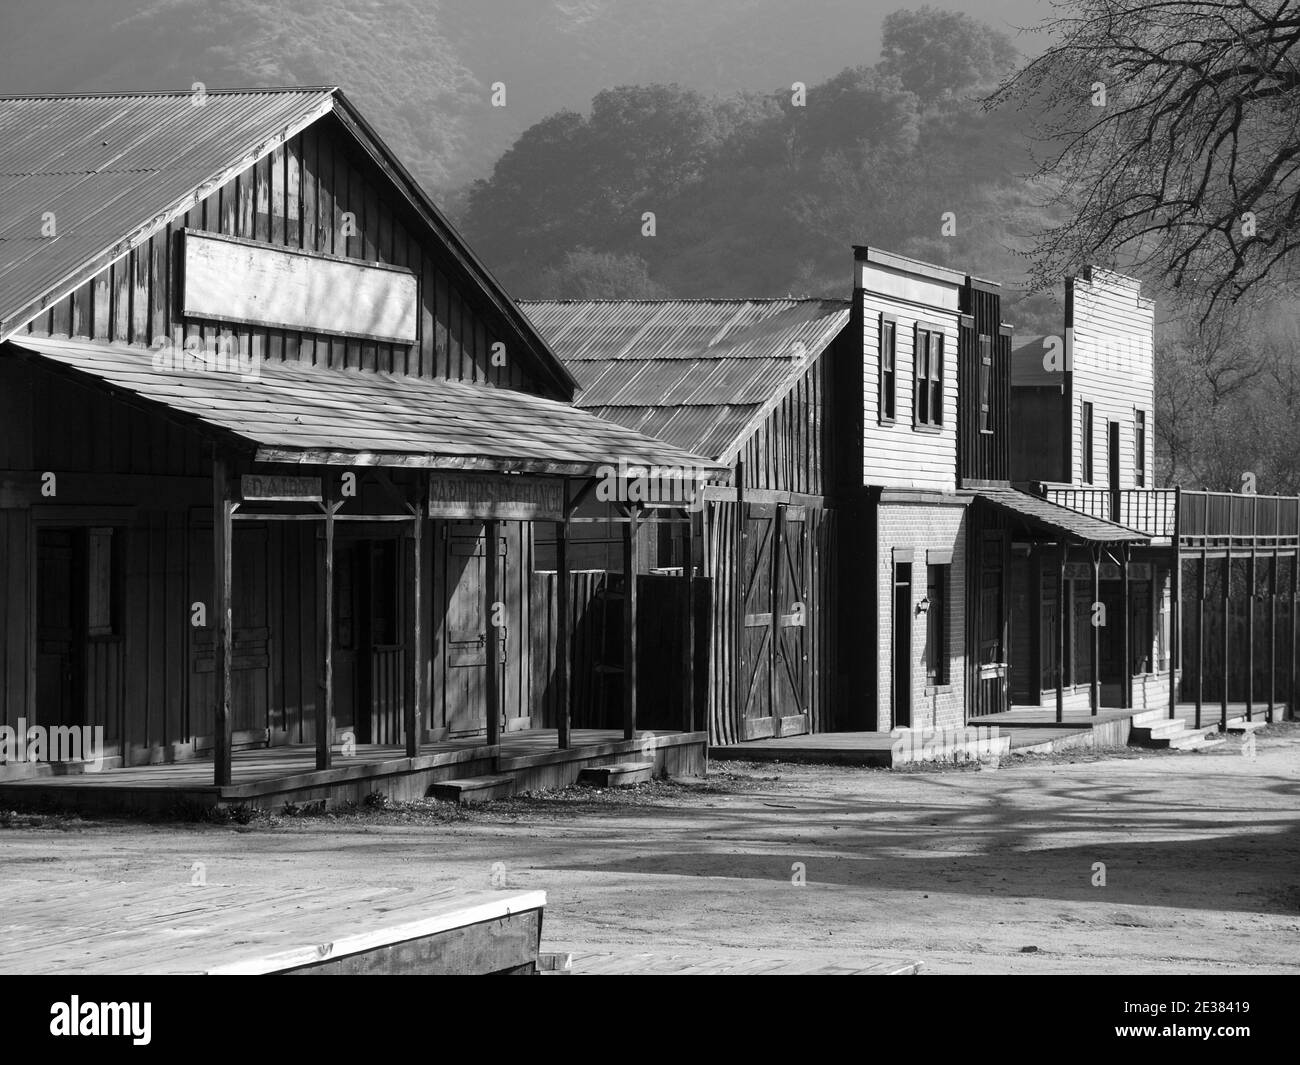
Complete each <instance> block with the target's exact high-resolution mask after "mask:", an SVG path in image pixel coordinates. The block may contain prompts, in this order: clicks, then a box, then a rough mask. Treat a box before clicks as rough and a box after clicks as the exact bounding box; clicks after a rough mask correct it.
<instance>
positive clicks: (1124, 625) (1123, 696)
mask: <svg viewBox="0 0 1300 1065" xmlns="http://www.w3.org/2000/svg"><path fill="white" fill-rule="evenodd" d="M1131 554H1132V548H1131V547H1129V545H1128V544H1125V545H1124V546H1123V547H1122V548H1121V549H1120V556H1119V557H1120V574H1119V598H1120V604H1121V606H1120V609H1121V611H1122V617H1121V618H1120V638H1119V642H1120V648H1121V651H1120V653H1121V654H1122V655H1123V656H1124V657H1123V658H1122V659H1121V660H1120V670H1119V682H1120V685H1121V686H1122V690H1121V691H1120V693H1119V705H1120V708H1121V709H1123V710H1128V709H1130V708H1131V707H1132V706H1133V649H1132V644H1131V643H1130V639H1131V637H1132V635H1133V634H1132V633H1131V632H1130V631H1129V596H1130V595H1131V594H1132V588H1131V586H1130V584H1129V576H1128V563H1129V557H1130V556H1131ZM1152 572H1153V573H1154V572H1155V567H1154V566H1153V567H1152ZM1154 607H1155V604H1154V603H1152V604H1151V608H1152V609H1154ZM1106 621H1107V623H1108V624H1109V622H1110V619H1109V618H1107V619H1106ZM1148 650H1150V648H1148Z"/></svg>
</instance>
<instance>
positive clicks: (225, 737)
mask: <svg viewBox="0 0 1300 1065" xmlns="http://www.w3.org/2000/svg"><path fill="white" fill-rule="evenodd" d="M233 513H234V507H233V504H232V503H231V500H230V467H229V465H228V464H227V463H226V460H225V459H222V458H217V457H214V458H213V460H212V563H213V575H212V592H213V602H212V613H213V619H212V620H213V623H214V625H215V627H216V646H215V652H216V663H215V668H216V676H215V678H214V680H215V684H216V692H215V695H216V702H215V705H214V707H213V715H212V730H213V731H212V782H213V783H214V784H215V785H217V786H218V787H223V786H225V785H227V784H229V783H230V770H231V757H230V741H231V733H230V659H231V644H232V642H233V638H234V624H233V617H234V615H233V612H232V610H231V603H230V588H231V572H232V546H231V537H232V535H233V533H234V523H233V522H232V521H231V515H232V514H233Z"/></svg>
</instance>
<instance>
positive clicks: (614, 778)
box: [578, 762, 655, 788]
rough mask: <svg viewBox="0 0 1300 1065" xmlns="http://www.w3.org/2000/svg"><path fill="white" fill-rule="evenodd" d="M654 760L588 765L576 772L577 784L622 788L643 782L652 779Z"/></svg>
mask: <svg viewBox="0 0 1300 1065" xmlns="http://www.w3.org/2000/svg"><path fill="white" fill-rule="evenodd" d="M654 774H655V764H654V762H616V763H614V764H612V765H589V766H587V768H585V769H584V770H583V771H582V772H581V773H579V774H578V783H579V784H589V785H591V786H592V787H596V788H624V787H630V786H631V785H633V784H645V783H647V782H648V781H651V780H653V779H654Z"/></svg>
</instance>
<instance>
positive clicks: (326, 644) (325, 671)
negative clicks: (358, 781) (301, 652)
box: [316, 476, 338, 769]
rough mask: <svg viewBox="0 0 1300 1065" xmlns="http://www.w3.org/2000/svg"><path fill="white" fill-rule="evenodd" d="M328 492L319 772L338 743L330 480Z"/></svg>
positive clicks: (319, 619) (322, 554)
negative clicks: (336, 736) (335, 734)
mask: <svg viewBox="0 0 1300 1065" xmlns="http://www.w3.org/2000/svg"><path fill="white" fill-rule="evenodd" d="M321 480H322V482H323V487H324V490H325V528H324V529H323V530H322V534H321V537H320V538H319V539H318V540H317V548H316V549H317V553H318V554H317V557H318V561H317V565H316V573H317V579H318V580H319V582H320V585H319V591H318V592H317V595H316V634H317V639H318V640H319V641H320V644H319V646H320V673H319V676H320V680H319V682H318V684H319V690H318V691H317V695H316V768H317V769H328V768H329V767H330V753H331V752H330V744H331V742H332V741H333V739H334V513H335V511H336V510H337V509H338V505H337V504H336V503H335V502H334V500H333V491H332V489H331V486H330V478H329V477H328V476H326V477H323V478H322V479H321Z"/></svg>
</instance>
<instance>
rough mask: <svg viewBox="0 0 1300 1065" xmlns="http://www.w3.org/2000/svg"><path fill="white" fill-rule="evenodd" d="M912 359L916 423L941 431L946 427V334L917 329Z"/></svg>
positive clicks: (914, 417) (918, 327) (933, 330)
mask: <svg viewBox="0 0 1300 1065" xmlns="http://www.w3.org/2000/svg"><path fill="white" fill-rule="evenodd" d="M912 358H913V367H914V374H915V376H914V379H913V381H912V393H913V394H912V408H913V421H914V424H916V425H924V426H929V427H934V428H938V427H939V426H941V425H943V334H942V333H941V332H939V331H938V330H937V329H928V328H922V327H921V326H917V327H916V346H915V349H914V351H913V356H912Z"/></svg>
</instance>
